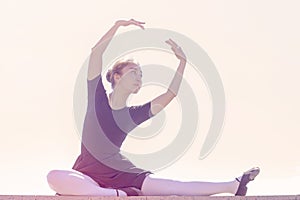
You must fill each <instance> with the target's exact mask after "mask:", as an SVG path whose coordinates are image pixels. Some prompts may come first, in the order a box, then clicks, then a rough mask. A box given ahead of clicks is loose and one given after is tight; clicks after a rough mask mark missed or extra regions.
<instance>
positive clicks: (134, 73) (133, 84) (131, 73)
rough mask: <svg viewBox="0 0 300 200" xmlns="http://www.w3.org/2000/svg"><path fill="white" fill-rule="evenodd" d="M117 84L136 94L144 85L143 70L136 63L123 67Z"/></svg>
mask: <svg viewBox="0 0 300 200" xmlns="http://www.w3.org/2000/svg"><path fill="white" fill-rule="evenodd" d="M117 86H118V87H122V88H123V89H124V90H127V91H128V92H130V93H133V94H136V93H138V91H139V90H140V88H141V86H142V70H141V67H140V66H139V65H136V64H134V63H132V64H129V65H127V66H126V67H124V68H123V69H122V75H121V76H119V77H118V79H117Z"/></svg>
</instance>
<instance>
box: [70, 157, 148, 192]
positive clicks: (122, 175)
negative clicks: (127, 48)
mask: <svg viewBox="0 0 300 200" xmlns="http://www.w3.org/2000/svg"><path fill="white" fill-rule="evenodd" d="M89 161H91V160H89ZM72 169H74V170H77V171H79V172H81V173H83V174H85V175H87V176H89V177H91V178H92V179H93V180H94V181H96V182H97V183H98V184H99V185H100V186H101V187H104V188H114V189H121V190H122V188H130V187H133V190H130V189H127V191H132V192H133V193H135V191H134V190H135V189H136V190H137V191H136V192H137V193H136V195H140V193H139V192H138V191H140V190H141V188H142V185H143V182H144V180H145V178H146V177H147V176H148V175H149V174H152V172H150V171H146V170H143V169H139V168H137V167H135V166H134V165H133V164H132V168H131V169H132V172H124V171H118V170H116V169H113V168H110V167H108V166H106V165H104V164H102V163H101V162H99V161H97V160H94V161H93V162H87V161H86V160H85V158H83V157H82V156H79V157H78V158H77V160H76V162H75V164H74V166H73V167H72ZM125 192H126V191H125ZM126 193H127V192H126ZM128 196H129V195H128ZM130 196H133V195H130Z"/></svg>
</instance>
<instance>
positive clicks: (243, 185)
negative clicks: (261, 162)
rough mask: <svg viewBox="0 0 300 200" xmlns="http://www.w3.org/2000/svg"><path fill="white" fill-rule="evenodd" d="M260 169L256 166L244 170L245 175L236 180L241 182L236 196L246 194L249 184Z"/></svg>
mask: <svg viewBox="0 0 300 200" xmlns="http://www.w3.org/2000/svg"><path fill="white" fill-rule="evenodd" d="M259 171H260V169H259V168H258V167H254V168H252V169H250V170H248V171H246V172H244V174H243V176H242V177H240V178H236V180H237V181H238V182H239V183H240V184H239V187H238V189H237V192H236V193H235V196H245V195H246V193H247V189H248V188H247V184H248V183H249V182H250V181H253V180H254V179H255V177H256V176H257V175H258V174H259Z"/></svg>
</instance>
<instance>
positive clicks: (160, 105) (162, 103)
mask: <svg viewBox="0 0 300 200" xmlns="http://www.w3.org/2000/svg"><path fill="white" fill-rule="evenodd" d="M166 43H168V44H169V45H170V46H171V49H172V51H173V52H174V53H175V55H176V57H177V58H178V59H179V60H180V63H179V66H178V68H177V70H176V73H175V75H174V78H173V79H172V82H171V84H170V86H169V88H168V90H167V91H166V92H165V93H163V94H161V95H160V96H158V97H156V98H155V99H153V100H152V101H151V113H152V114H153V115H155V114H157V113H159V112H160V111H161V110H162V109H164V108H165V107H166V106H167V105H168V104H169V103H170V102H171V101H172V99H174V97H176V95H177V93H178V90H179V86H180V84H181V82H182V76H183V72H184V69H185V65H186V56H185V54H184V52H183V51H182V49H181V47H179V46H178V45H177V44H176V43H175V42H174V41H173V40H171V39H169V40H167V41H166Z"/></svg>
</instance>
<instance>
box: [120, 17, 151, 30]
mask: <svg viewBox="0 0 300 200" xmlns="http://www.w3.org/2000/svg"><path fill="white" fill-rule="evenodd" d="M115 24H116V25H118V26H129V25H135V26H139V27H141V28H142V29H145V28H144V26H143V25H142V24H145V22H140V21H136V20H134V19H130V20H118V21H116V23H115Z"/></svg>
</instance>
